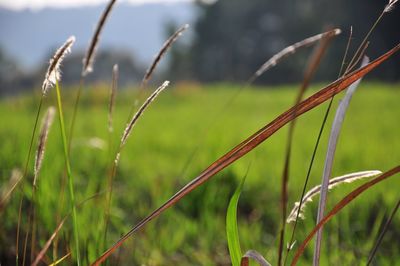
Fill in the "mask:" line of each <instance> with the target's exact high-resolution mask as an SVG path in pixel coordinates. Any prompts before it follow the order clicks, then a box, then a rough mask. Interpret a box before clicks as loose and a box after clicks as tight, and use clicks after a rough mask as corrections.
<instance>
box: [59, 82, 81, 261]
mask: <svg viewBox="0 0 400 266" xmlns="http://www.w3.org/2000/svg"><path fill="white" fill-rule="evenodd" d="M56 92H57V106H58V114H59V121H60V130H61V138H62V143H63V149H64V159H65V167H66V170H67V176H68V187H69V194H70V197H71V206H72V221H73V231H74V239H75V249H76V251H75V252H76V260H77V265H78V266H80V264H81V262H80V251H79V233H78V232H79V230H78V223H77V214H76V207H75V195H74V182H73V178H72V173H71V166H70V161H69V152H68V147H69V146H68V142H67V136H66V133H65V123H64V115H63V108H62V102H61V93H60V86H59V84H58V81H56Z"/></svg>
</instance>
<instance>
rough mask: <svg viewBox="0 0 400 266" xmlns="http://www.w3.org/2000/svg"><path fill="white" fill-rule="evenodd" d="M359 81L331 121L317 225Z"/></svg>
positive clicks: (318, 251)
mask: <svg viewBox="0 0 400 266" xmlns="http://www.w3.org/2000/svg"><path fill="white" fill-rule="evenodd" d="M368 62H369V59H368V58H367V57H365V58H364V60H363V63H362V67H363V66H365V65H366V64H368ZM360 82H361V79H358V80H357V81H356V82H354V83H353V84H351V86H350V87H349V89H348V90H347V92H346V95H345V97H344V98H343V100H342V101H341V103H340V104H339V107H338V110H337V111H336V114H335V118H334V120H333V124H332V129H331V133H330V137H329V143H328V150H327V153H326V159H325V165H324V173H323V175H322V182H321V192H320V194H321V196H320V198H319V203H318V213H317V221H316V223H319V222H320V221H321V219H322V217H323V216H324V211H325V205H326V201H327V196H328V189H329V178H330V176H331V174H332V166H333V159H334V157H335V152H336V147H337V142H338V139H339V133H340V130H341V128H342V124H343V121H344V117H345V114H346V111H347V108H348V106H349V104H350V100H351V98H352V96H353V94H354V92H355V91H356V89H357V87H358V85H359V84H360ZM322 229H323V227H321V229H320V230H318V233H317V238H316V241H315V249H314V258H313V265H314V266H317V265H319V257H320V254H321V242H322Z"/></svg>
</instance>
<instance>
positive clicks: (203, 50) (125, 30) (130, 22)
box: [0, 0, 400, 95]
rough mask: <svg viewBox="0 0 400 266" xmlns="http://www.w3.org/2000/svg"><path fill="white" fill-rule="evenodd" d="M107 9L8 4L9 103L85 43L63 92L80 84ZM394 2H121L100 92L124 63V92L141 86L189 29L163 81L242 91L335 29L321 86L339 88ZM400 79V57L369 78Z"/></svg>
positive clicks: (3, 22)
mask: <svg viewBox="0 0 400 266" xmlns="http://www.w3.org/2000/svg"><path fill="white" fill-rule="evenodd" d="M106 2H107V1H103V0H82V1H77V0H73V1H71V0H36V1H27V0H14V1H10V0H1V1H0V94H1V95H5V94H15V93H17V92H20V91H22V90H32V89H34V88H35V87H37V86H38V85H39V84H40V83H41V82H42V79H43V75H44V72H45V69H46V67H47V63H48V60H49V58H50V57H51V55H52V54H53V52H54V50H55V49H56V48H57V47H59V46H60V45H61V44H62V43H63V42H64V40H66V39H67V37H68V36H69V35H75V36H76V38H77V42H76V44H75V46H74V48H73V53H72V55H71V56H69V57H68V58H67V60H66V61H65V63H64V67H63V73H64V75H63V83H64V84H71V85H72V84H74V83H76V82H77V81H78V80H79V74H80V71H81V69H80V67H79V66H80V64H81V60H82V58H83V55H84V52H85V49H86V47H87V45H88V43H89V41H90V38H91V35H92V34H93V30H94V27H95V24H96V23H97V20H98V17H99V16H100V14H101V12H102V10H103V8H104V6H105V4H106ZM386 4H387V1H386V0H374V1H372V0H371V1H365V0H352V1H347V0H338V1H328V0H302V1H293V0H290V1H289V0H282V1H279V2H277V1H272V0H252V1H245V0H218V1H217V0H201V1H200V0H198V1H194V0H164V1H163V0H152V1H144V0H121V1H118V2H117V4H116V6H115V7H114V10H113V12H112V14H111V17H110V18H109V21H108V23H107V24H106V27H105V30H104V32H103V34H102V37H101V42H100V50H99V53H98V56H97V59H96V71H95V72H94V73H93V74H91V75H90V76H89V77H88V80H89V81H91V82H98V81H103V80H109V79H110V76H111V74H110V73H111V68H112V65H113V64H114V63H118V64H119V66H120V70H121V74H120V83H121V84H122V85H123V86H124V85H132V84H136V83H137V82H138V81H139V80H140V79H141V77H142V76H143V73H144V71H145V69H146V67H147V66H148V65H149V64H150V62H151V60H152V58H153V56H154V55H155V54H156V53H157V52H158V50H159V49H160V47H161V46H162V44H163V42H164V41H165V40H166V38H167V37H168V36H169V35H170V34H171V33H172V32H173V31H175V30H176V29H177V28H178V27H180V26H181V25H183V24H184V23H189V24H190V25H191V27H190V29H189V31H187V32H186V33H185V36H184V37H183V38H181V39H180V40H179V42H178V44H176V45H175V46H174V49H173V51H172V52H170V53H168V58H166V60H163V64H162V66H161V68H160V69H159V70H158V71H157V75H158V77H159V78H168V79H170V80H172V81H176V80H190V81H199V82H220V81H230V82H238V81H239V82H241V81H245V80H247V79H248V78H249V77H250V76H251V75H252V74H253V73H254V72H255V70H256V69H257V68H258V67H259V66H260V65H261V64H262V63H263V62H265V61H266V60H267V59H268V58H269V57H271V56H272V55H273V54H275V53H277V52H278V51H280V50H281V49H283V48H284V47H286V46H288V45H290V44H292V43H294V42H296V41H299V40H302V39H304V38H306V37H309V36H311V35H314V34H317V33H319V32H322V31H324V30H326V29H327V27H339V28H341V29H342V30H343V34H342V35H341V36H339V37H338V38H336V39H335V40H334V42H333V44H332V45H333V47H332V49H330V51H329V52H328V54H327V56H326V57H325V59H324V61H323V64H322V65H321V67H320V69H319V71H318V73H317V78H316V79H317V80H320V81H328V80H333V79H335V78H336V76H337V73H338V71H339V66H340V62H341V58H342V55H343V53H344V49H345V45H346V42H347V39H348V36H349V30H350V26H353V28H354V33H353V42H352V46H351V51H353V52H354V50H355V48H356V47H357V46H358V45H359V43H360V42H361V40H362V37H363V36H364V35H365V34H366V32H367V31H368V29H369V28H370V27H371V26H372V24H373V22H374V20H375V19H376V18H377V17H378V16H379V14H380V13H381V11H382V8H383V6H385V5H386ZM399 22H400V9H398V8H397V9H394V10H393V11H392V12H391V13H390V14H388V15H386V16H385V17H384V19H383V21H382V22H381V23H380V24H379V25H378V28H377V30H376V31H375V32H374V33H373V35H372V37H371V45H370V46H369V47H368V51H367V54H368V55H369V56H371V57H372V58H375V57H377V56H379V55H380V54H382V53H383V52H385V51H387V50H389V49H390V48H392V47H393V46H394V45H396V44H397V43H398V42H399V41H400V34H399V32H398V25H400V24H399ZM310 50H311V49H305V50H303V51H301V52H299V54H298V55H296V56H295V57H293V58H292V59H291V60H288V62H286V63H282V64H280V65H279V67H277V68H276V69H274V70H272V72H271V73H270V74H269V75H265V76H264V77H261V78H260V79H259V80H258V83H260V84H281V83H294V82H298V81H299V80H301V76H302V71H299V70H301V69H303V68H304V65H305V62H306V60H307V56H308V55H309V53H310ZM368 78H369V79H374V80H376V79H379V80H383V81H396V80H399V79H400V60H399V56H396V57H394V58H392V59H391V60H390V61H389V62H387V63H385V64H384V65H383V66H382V67H380V68H379V69H378V70H376V71H374V72H373V73H372V74H371V75H369V76H368Z"/></svg>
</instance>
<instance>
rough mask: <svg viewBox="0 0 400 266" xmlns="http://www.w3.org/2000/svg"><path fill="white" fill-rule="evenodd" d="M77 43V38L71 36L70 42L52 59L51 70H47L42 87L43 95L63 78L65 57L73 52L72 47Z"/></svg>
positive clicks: (59, 49)
mask: <svg viewBox="0 0 400 266" xmlns="http://www.w3.org/2000/svg"><path fill="white" fill-rule="evenodd" d="M74 42H75V36H71V37H69V38H68V40H67V41H66V42H65V43H64V44H63V45H62V46H61V47H60V48H58V50H57V51H56V53H55V54H54V56H53V57H52V58H51V59H50V64H49V68H48V69H47V72H46V76H45V78H44V81H43V85H42V94H43V95H46V94H47V92H48V90H49V89H50V88H52V87H53V86H54V85H55V84H56V81H59V80H60V78H61V72H60V66H61V63H62V61H63V59H64V57H65V56H66V55H67V54H69V53H70V52H71V47H72V45H73V44H74Z"/></svg>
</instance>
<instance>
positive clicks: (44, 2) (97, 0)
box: [0, 0, 193, 10]
mask: <svg viewBox="0 0 400 266" xmlns="http://www.w3.org/2000/svg"><path fill="white" fill-rule="evenodd" d="M192 1H193V0H120V2H125V3H131V4H137V5H140V4H145V3H176V2H192ZM106 2H108V1H107V0H0V7H3V8H8V9H12V10H22V9H32V10H40V9H42V8H46V7H54V8H63V7H82V6H94V5H98V4H103V3H106Z"/></svg>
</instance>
